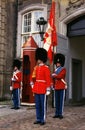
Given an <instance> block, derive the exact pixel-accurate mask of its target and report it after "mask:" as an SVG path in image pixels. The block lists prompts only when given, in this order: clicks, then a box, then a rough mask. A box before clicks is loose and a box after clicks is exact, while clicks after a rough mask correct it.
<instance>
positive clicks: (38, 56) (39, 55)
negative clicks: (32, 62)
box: [35, 48, 47, 63]
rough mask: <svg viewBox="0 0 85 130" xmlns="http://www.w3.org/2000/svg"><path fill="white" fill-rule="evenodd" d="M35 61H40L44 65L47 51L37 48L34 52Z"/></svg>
mask: <svg viewBox="0 0 85 130" xmlns="http://www.w3.org/2000/svg"><path fill="white" fill-rule="evenodd" d="M35 59H36V61H37V60H41V61H43V62H44V63H45V62H46V61H47V51H46V50H45V49H44V48H37V49H36V52H35Z"/></svg>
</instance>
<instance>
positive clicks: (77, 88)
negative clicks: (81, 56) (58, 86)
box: [72, 59, 82, 102]
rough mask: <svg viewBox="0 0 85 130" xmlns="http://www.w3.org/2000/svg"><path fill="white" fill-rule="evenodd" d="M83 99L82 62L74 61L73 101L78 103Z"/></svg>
mask: <svg viewBox="0 0 85 130" xmlns="http://www.w3.org/2000/svg"><path fill="white" fill-rule="evenodd" d="M81 98H82V61H81V60H77V59H72V100H73V102H78V101H80V100H81Z"/></svg>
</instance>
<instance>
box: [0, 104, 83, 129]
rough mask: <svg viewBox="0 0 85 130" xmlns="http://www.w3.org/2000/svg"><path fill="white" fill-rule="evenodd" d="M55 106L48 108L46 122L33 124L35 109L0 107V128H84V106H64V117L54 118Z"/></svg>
mask: <svg viewBox="0 0 85 130" xmlns="http://www.w3.org/2000/svg"><path fill="white" fill-rule="evenodd" d="M54 111H55V108H51V107H49V108H48V112H47V118H46V124H45V125H43V126H40V125H39V124H38V125H34V124H33V122H34V121H35V109H34V108H28V107H21V109H19V110H12V109H10V106H4V107H3V106H2V107H0V130H43V129H44V130H85V106H79V107H72V106H65V108H64V118H63V119H61V120H60V119H54V118H52V117H53V115H54Z"/></svg>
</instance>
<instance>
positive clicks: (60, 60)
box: [54, 53, 65, 67]
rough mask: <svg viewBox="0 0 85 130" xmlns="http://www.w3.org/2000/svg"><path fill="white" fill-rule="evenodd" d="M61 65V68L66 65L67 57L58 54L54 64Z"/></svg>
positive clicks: (55, 56)
mask: <svg viewBox="0 0 85 130" xmlns="http://www.w3.org/2000/svg"><path fill="white" fill-rule="evenodd" d="M56 63H60V64H61V66H62V67H63V66H64V64H65V56H64V55H63V54H61V53H57V54H55V55H54V64H56Z"/></svg>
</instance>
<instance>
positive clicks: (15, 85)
mask: <svg viewBox="0 0 85 130" xmlns="http://www.w3.org/2000/svg"><path fill="white" fill-rule="evenodd" d="M20 67H21V61H19V60H18V59H16V60H14V62H13V75H12V78H11V90H12V100H13V107H12V109H15V110H17V109H19V108H20V89H21V81H22V73H21V71H20Z"/></svg>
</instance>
